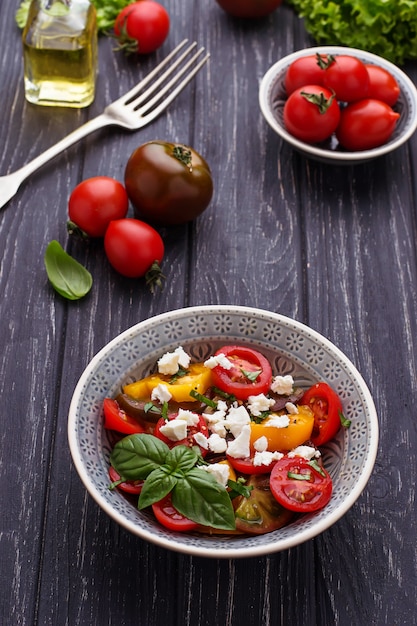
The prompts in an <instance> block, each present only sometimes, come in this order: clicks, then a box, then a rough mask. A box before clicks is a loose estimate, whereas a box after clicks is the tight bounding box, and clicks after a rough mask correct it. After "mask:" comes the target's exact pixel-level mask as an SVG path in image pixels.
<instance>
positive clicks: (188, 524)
mask: <svg viewBox="0 0 417 626" xmlns="http://www.w3.org/2000/svg"><path fill="white" fill-rule="evenodd" d="M152 511H153V513H154V515H155V517H156V519H157V520H158V522H159V523H160V524H162V525H163V526H165V528H168V529H169V530H176V531H178V532H187V531H190V530H195V529H196V528H198V524H197V523H196V522H193V520H190V519H188V517H184V515H182V514H181V513H179V511H177V509H176V508H175V507H174V506H173V504H172V500H171V494H170V493H169V494H168V495H167V496H165V498H162V500H159V502H155V503H154V504H152Z"/></svg>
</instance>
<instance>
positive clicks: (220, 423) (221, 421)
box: [203, 410, 227, 437]
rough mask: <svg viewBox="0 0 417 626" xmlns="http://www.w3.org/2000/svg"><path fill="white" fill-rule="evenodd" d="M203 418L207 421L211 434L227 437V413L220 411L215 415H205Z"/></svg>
mask: <svg viewBox="0 0 417 626" xmlns="http://www.w3.org/2000/svg"><path fill="white" fill-rule="evenodd" d="M203 417H204V419H205V420H206V422H207V426H208V428H209V430H210V431H211V432H213V433H217V434H218V435H220V436H221V437H226V434H227V433H226V428H225V417H226V411H223V410H219V411H215V412H214V413H203Z"/></svg>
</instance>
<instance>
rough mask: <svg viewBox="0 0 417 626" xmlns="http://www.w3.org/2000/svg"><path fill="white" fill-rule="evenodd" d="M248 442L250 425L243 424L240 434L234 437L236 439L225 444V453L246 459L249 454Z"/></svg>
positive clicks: (235, 457)
mask: <svg viewBox="0 0 417 626" xmlns="http://www.w3.org/2000/svg"><path fill="white" fill-rule="evenodd" d="M249 443H250V425H249V424H246V425H245V426H243V428H242V430H241V432H240V434H239V435H238V436H237V437H236V439H233V440H232V441H229V444H228V446H227V454H228V455H229V456H231V457H232V458H234V459H246V458H247V457H248V456H250V450H249Z"/></svg>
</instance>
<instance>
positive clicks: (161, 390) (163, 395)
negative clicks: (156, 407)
mask: <svg viewBox="0 0 417 626" xmlns="http://www.w3.org/2000/svg"><path fill="white" fill-rule="evenodd" d="M171 398H172V395H171V393H170V391H169V389H168V385H164V384H163V383H160V384H159V385H157V386H156V387H154V388H153V389H152V393H151V400H154V401H155V400H156V401H158V402H160V403H161V404H164V402H169V401H170V400H171Z"/></svg>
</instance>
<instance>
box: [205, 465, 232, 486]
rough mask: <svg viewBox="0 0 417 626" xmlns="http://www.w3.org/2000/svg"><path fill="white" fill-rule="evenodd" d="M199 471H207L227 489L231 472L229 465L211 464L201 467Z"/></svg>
mask: <svg viewBox="0 0 417 626" xmlns="http://www.w3.org/2000/svg"><path fill="white" fill-rule="evenodd" d="M198 468H199V469H202V470H205V471H206V472H208V473H209V474H211V475H212V476H214V478H215V479H216V480H217V482H218V483H220V484H221V485H223V487H227V481H228V480H229V476H230V470H229V466H228V465H227V463H211V464H210V465H199V467H198Z"/></svg>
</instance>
